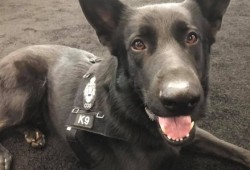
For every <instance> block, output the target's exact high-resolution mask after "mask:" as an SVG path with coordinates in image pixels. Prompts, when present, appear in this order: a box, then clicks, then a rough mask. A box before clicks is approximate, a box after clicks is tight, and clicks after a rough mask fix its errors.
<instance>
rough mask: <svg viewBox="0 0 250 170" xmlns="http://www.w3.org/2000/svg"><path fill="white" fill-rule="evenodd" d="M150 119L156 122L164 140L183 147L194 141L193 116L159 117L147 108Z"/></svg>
mask: <svg viewBox="0 0 250 170" xmlns="http://www.w3.org/2000/svg"><path fill="white" fill-rule="evenodd" d="M145 111H146V113H147V114H148V116H149V118H150V119H151V120H153V121H156V122H157V123H158V125H159V129H160V132H161V134H162V135H163V136H164V138H165V139H166V140H167V141H168V142H169V143H171V144H174V145H183V144H185V143H186V142H188V141H190V140H192V139H193V136H194V130H195V128H194V127H195V123H194V121H192V119H191V116H190V115H187V116H177V117H159V116H156V115H155V114H154V113H153V112H152V111H151V110H149V109H148V108H147V107H145Z"/></svg>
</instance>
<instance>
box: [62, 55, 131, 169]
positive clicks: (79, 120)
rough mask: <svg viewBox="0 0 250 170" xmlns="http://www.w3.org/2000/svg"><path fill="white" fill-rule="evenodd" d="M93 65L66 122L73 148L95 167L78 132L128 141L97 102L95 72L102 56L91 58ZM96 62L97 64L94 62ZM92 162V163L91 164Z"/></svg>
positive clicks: (88, 164)
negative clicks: (79, 138)
mask: <svg viewBox="0 0 250 170" xmlns="http://www.w3.org/2000/svg"><path fill="white" fill-rule="evenodd" d="M89 61H90V63H93V65H92V66H91V67H90V69H89V70H88V72H87V73H86V74H85V75H84V76H83V81H82V82H81V83H80V85H79V88H78V90H77V94H76V97H75V100H74V107H73V109H72V111H71V113H70V115H69V117H68V119H67V122H66V132H65V133H66V138H67V140H68V143H69V144H70V146H71V148H72V150H73V151H74V152H75V153H76V154H77V156H78V158H80V160H81V161H83V163H84V165H85V166H86V165H87V166H88V167H89V168H90V167H93V162H94V161H93V160H92V159H91V156H90V155H89V153H87V152H86V149H85V148H84V146H82V144H81V142H80V141H78V140H77V133H81V131H86V132H89V133H94V134H97V135H102V136H105V137H108V138H113V139H118V140H123V141H128V139H127V137H125V136H124V135H123V134H122V133H120V132H118V131H116V130H115V129H116V128H114V127H113V125H112V123H111V121H110V120H109V119H108V118H107V116H106V115H104V114H103V113H102V112H101V111H100V110H99V109H98V106H97V105H96V104H95V99H96V84H95V83H96V82H95V81H96V77H95V73H96V70H97V68H98V66H99V63H96V62H100V61H101V60H100V58H97V59H93V58H91V59H89ZM94 63H96V64H94ZM91 162H92V164H91Z"/></svg>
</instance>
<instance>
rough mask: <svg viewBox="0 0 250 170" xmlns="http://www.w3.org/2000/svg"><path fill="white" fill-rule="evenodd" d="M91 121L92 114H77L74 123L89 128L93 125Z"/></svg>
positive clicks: (92, 120) (92, 118)
mask: <svg viewBox="0 0 250 170" xmlns="http://www.w3.org/2000/svg"><path fill="white" fill-rule="evenodd" d="M93 122H94V116H93V115H86V114H77V115H76V119H75V122H74V125H75V126H80V127H84V128H88V129H90V128H92V127H93Z"/></svg>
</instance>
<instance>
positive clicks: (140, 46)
mask: <svg viewBox="0 0 250 170" xmlns="http://www.w3.org/2000/svg"><path fill="white" fill-rule="evenodd" d="M131 47H132V49H133V50H135V51H142V50H145V49H146V45H145V44H144V42H143V41H142V40H140V39H136V40H134V41H133V43H132V45H131Z"/></svg>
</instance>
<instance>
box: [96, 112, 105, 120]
mask: <svg viewBox="0 0 250 170" xmlns="http://www.w3.org/2000/svg"><path fill="white" fill-rule="evenodd" d="M104 117H105V115H104V114H101V113H100V112H98V113H97V115H96V118H98V119H103V118H104Z"/></svg>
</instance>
